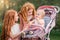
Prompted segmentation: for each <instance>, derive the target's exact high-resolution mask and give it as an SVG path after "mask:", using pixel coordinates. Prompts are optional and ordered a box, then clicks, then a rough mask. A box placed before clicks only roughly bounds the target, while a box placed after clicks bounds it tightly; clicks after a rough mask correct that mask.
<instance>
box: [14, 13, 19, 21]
mask: <svg viewBox="0 0 60 40" xmlns="http://www.w3.org/2000/svg"><path fill="white" fill-rule="evenodd" d="M15 21H18V14H17V12H16V13H15Z"/></svg>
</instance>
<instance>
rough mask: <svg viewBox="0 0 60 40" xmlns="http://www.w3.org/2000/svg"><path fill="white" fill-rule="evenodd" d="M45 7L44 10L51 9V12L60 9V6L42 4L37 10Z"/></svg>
mask: <svg viewBox="0 0 60 40" xmlns="http://www.w3.org/2000/svg"><path fill="white" fill-rule="evenodd" d="M39 9H43V10H49V11H51V13H53V12H54V13H58V12H59V11H60V8H59V7H58V6H49V5H44V6H40V7H39V8H38V9H37V10H39Z"/></svg>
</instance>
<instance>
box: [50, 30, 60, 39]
mask: <svg viewBox="0 0 60 40" xmlns="http://www.w3.org/2000/svg"><path fill="white" fill-rule="evenodd" d="M50 38H51V40H60V30H58V31H57V30H52V31H51V35H50Z"/></svg>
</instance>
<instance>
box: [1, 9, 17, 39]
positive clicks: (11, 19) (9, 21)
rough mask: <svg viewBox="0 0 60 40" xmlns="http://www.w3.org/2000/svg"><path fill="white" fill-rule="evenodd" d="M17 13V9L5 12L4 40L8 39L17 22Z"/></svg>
mask: <svg viewBox="0 0 60 40" xmlns="http://www.w3.org/2000/svg"><path fill="white" fill-rule="evenodd" d="M15 13H16V11H15V10H8V11H7V12H6V13H5V16H4V20H3V27H2V38H1V39H2V40H8V37H9V36H10V32H11V27H12V26H13V25H14V23H15Z"/></svg>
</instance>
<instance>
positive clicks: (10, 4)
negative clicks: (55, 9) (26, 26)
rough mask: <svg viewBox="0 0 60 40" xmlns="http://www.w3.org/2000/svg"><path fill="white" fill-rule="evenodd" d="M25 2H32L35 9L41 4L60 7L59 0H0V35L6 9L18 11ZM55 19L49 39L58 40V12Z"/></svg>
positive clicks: (59, 16) (59, 35)
mask: <svg viewBox="0 0 60 40" xmlns="http://www.w3.org/2000/svg"><path fill="white" fill-rule="evenodd" d="M25 2H31V3H33V4H34V5H35V7H36V9H37V8H38V7H39V6H42V5H53V6H59V7H60V0H0V35H1V32H2V24H3V17H4V14H5V11H6V10H8V9H14V10H16V11H17V12H18V11H19V10H20V8H21V7H22V5H23V4H24V3H25ZM56 19H57V20H56V26H55V28H53V30H52V31H51V35H50V38H51V40H60V13H58V15H57V18H56Z"/></svg>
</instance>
